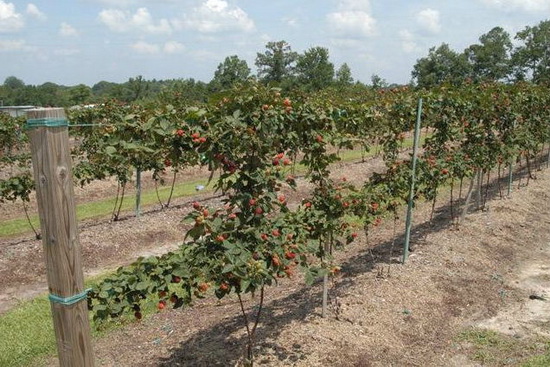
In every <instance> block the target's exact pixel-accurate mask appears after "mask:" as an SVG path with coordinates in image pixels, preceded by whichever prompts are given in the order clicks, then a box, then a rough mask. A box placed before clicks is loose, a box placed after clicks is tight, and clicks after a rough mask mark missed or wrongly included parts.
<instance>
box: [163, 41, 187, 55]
mask: <svg viewBox="0 0 550 367" xmlns="http://www.w3.org/2000/svg"><path fill="white" fill-rule="evenodd" d="M183 50H185V46H184V45H183V44H182V43H179V42H177V41H168V42H166V43H165V44H164V47H163V51H164V52H165V53H167V54H177V53H181V52H182V51H183Z"/></svg>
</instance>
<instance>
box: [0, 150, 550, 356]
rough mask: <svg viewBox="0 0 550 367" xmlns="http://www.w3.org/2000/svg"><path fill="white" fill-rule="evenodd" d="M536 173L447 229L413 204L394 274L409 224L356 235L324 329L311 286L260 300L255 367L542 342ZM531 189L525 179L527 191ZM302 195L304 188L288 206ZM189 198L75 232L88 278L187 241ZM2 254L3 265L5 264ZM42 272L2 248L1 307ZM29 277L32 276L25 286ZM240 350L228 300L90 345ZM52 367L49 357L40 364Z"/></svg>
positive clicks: (545, 183)
mask: <svg viewBox="0 0 550 367" xmlns="http://www.w3.org/2000/svg"><path fill="white" fill-rule="evenodd" d="M381 170H383V164H382V162H381V161H380V160H376V159H374V160H370V161H368V162H366V163H360V162H358V163H354V164H343V165H339V166H338V167H335V169H334V175H335V176H336V177H340V176H344V175H345V176H347V177H348V178H351V180H352V181H355V182H361V181H362V180H364V178H365V177H368V175H369V174H371V173H372V172H373V171H381ZM518 176H519V174H518ZM537 176H538V178H537V179H536V180H531V181H530V183H529V185H528V186H522V187H521V188H520V190H519V191H518V190H517V186H515V187H514V192H513V194H512V196H511V197H510V198H502V199H501V198H500V195H499V190H498V185H497V184H496V182H494V181H493V182H492V184H491V187H490V191H489V199H490V200H489V201H488V203H487V205H486V208H485V210H483V211H476V212H473V213H471V214H469V215H468V216H467V217H466V219H465V221H464V222H462V223H461V224H460V225H459V226H456V225H453V224H452V221H451V218H450V206H449V200H448V198H449V195H448V192H442V193H441V195H440V199H438V200H439V203H438V205H436V211H435V215H434V218H433V220H432V222H431V223H430V221H429V218H430V214H431V203H424V204H421V205H418V207H417V209H416V211H415V214H414V223H415V225H414V228H413V252H412V254H411V256H410V258H409V261H408V262H407V263H406V264H405V265H401V264H400V257H401V254H402V253H401V247H402V244H403V228H404V223H403V222H404V218H403V216H404V215H402V216H401V218H399V219H397V220H396V221H395V226H394V221H393V220H391V219H387V220H385V221H384V222H383V223H382V224H381V225H380V226H379V227H377V228H374V229H373V230H371V231H370V232H369V235H368V238H367V237H366V236H365V235H361V236H360V238H359V241H357V242H356V243H354V244H353V245H352V246H350V247H348V248H347V249H346V251H344V252H341V253H339V254H338V257H339V258H340V261H341V263H342V271H341V273H340V274H339V275H338V276H337V277H335V278H333V280H332V284H331V289H330V302H331V308H330V314H329V316H328V317H326V318H321V317H320V303H321V301H320V300H321V284H320V283H317V284H314V285H313V286H306V285H305V284H304V282H303V280H302V279H301V278H300V277H299V276H298V277H296V279H292V280H288V279H285V280H283V281H281V282H280V283H279V284H278V285H277V286H275V287H271V288H269V289H267V293H266V297H267V298H266V305H265V308H264V310H263V311H262V312H263V316H262V319H261V321H260V324H259V326H258V331H257V334H258V335H257V345H256V348H255V355H256V363H257V364H258V365H266V366H457V367H458V366H461V367H462V366H476V365H479V364H478V362H476V361H475V360H473V359H471V358H472V355H471V353H470V352H471V351H470V347H469V346H468V345H467V344H464V343H461V342H460V341H457V335H458V334H459V333H460V332H461V331H463V330H465V329H466V328H469V327H486V328H492V329H494V330H498V331H501V332H508V333H512V334H513V335H518V336H519V337H529V336H533V335H542V336H548V331H549V326H548V325H550V315H549V312H548V310H549V309H550V307H549V306H548V301H547V299H548V296H549V295H550V293H549V292H550V268H549V266H548V265H547V264H549V263H550V262H549V260H550V259H549V257H550V227H549V224H550V204H549V203H550V195H549V193H548V188H549V187H550V172H549V171H548V170H546V171H541V172H537ZM526 181H527V180H526V179H525V176H524V178H523V180H522V182H523V183H524V184H525V183H526ZM465 185H466V183H465ZM307 191H308V188H307V187H306V186H305V185H300V189H299V190H298V191H297V192H295V193H294V194H293V200H295V201H297V200H299V199H300V198H301V196H305V195H306V194H307ZM455 192H456V190H455ZM202 199H205V200H209V202H208V204H209V205H216V201H219V200H220V199H219V198H217V199H209V198H207V197H203V198H202ZM186 201H190V200H182V201H181V202H179V203H177V204H181V205H182V206H181V207H178V208H173V209H168V210H164V211H159V212H155V213H150V214H148V215H147V216H144V217H142V218H140V219H135V218H134V219H132V218H129V219H127V220H125V221H121V222H117V223H103V224H99V225H95V226H91V227H88V228H84V229H83V230H82V231H81V243H82V245H83V251H84V263H85V268H86V269H87V273H89V274H90V273H94V272H95V273H97V272H100V271H102V270H104V269H108V268H110V267H116V266H118V265H121V264H123V263H127V262H131V261H132V260H133V259H135V257H136V256H137V255H139V254H145V253H151V254H154V253H162V252H165V251H166V250H168V249H170V248H172V246H174V247H175V246H177V243H178V241H181V238H182V236H183V233H184V230H185V228H184V226H183V225H182V224H181V223H180V222H179V221H180V219H181V218H182V217H183V216H184V215H185V212H186V210H187V209H186V208H187V207H189V206H188V205H185V202H186ZM454 205H455V215H456V213H457V211H456V205H457V204H456V203H455V204H454ZM403 211H404V210H403ZM7 256H11V257H10V259H11V260H10V259H8V260H7V261H6V260H5V259H6V257H7ZM41 263H42V259H41V249H40V243H38V242H36V241H31V242H24V243H20V244H18V245H11V246H4V245H2V244H0V279H3V281H2V285H1V286H0V287H1V289H0V295H2V296H3V297H5V300H4V301H2V299H1V298H0V302H2V303H0V304H4V305H9V304H10V303H11V304H13V303H12V302H13V295H14V294H15V292H13V293H12V294H11V296H10V295H9V289H10V287H12V288H14V289H16V290H17V294H20V293H21V289H32V288H33V287H35V288H36V289H40V288H41V287H42V288H41V291H40V292H43V291H44V290H45V289H46V287H45V284H44V282H45V280H44V271H43V269H42V268H41V266H42V267H43V265H41ZM5 267H6V271H4V268H5ZM30 268H32V269H33V274H30V275H27V273H28V269H30ZM36 272H38V276H37V274H36ZM12 273H13V276H12ZM4 279H8V284H9V286H7V287H6V286H5V285H4V283H5V282H4ZM6 290H7V291H6ZM23 293H24V292H23ZM6 294H8V296H5V295H6ZM534 295H535V296H538V297H539V298H536V297H532V296H534ZM2 296H0V297H2ZM540 298H542V299H540ZM256 303H257V298H256V299H255V300H250V299H249V300H247V302H246V305H247V306H248V307H249V310H257V308H255V305H256ZM7 307H9V306H6V308H7ZM245 342H246V333H245V330H244V324H243V320H242V315H241V314H240V312H239V306H238V303H237V300H236V298H235V297H228V298H226V299H223V300H221V301H218V300H216V299H215V298H214V297H213V296H212V297H208V298H206V299H204V300H200V301H197V302H196V303H195V304H194V305H192V306H191V307H186V308H184V309H183V310H165V311H163V312H162V313H159V314H156V315H153V316H151V317H148V318H145V319H144V320H141V321H140V322H136V323H133V324H131V325H127V326H125V327H123V328H121V329H118V330H116V331H114V332H112V333H110V334H108V335H107V336H105V337H102V338H99V339H97V340H96V341H95V351H94V353H95V355H96V358H97V365H99V366H233V365H239V364H240V363H241V362H242V355H243V353H244V348H245ZM56 364H57V361H56V360H55V358H52V359H51V360H50V361H49V365H52V366H53V365H56ZM488 365H490V364H488Z"/></svg>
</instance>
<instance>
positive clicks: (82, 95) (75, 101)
mask: <svg viewBox="0 0 550 367" xmlns="http://www.w3.org/2000/svg"><path fill="white" fill-rule="evenodd" d="M67 94H68V99H69V102H70V104H71V105H73V106H75V105H80V104H85V103H86V102H88V101H89V100H90V97H91V96H92V89H91V88H90V87H88V86H87V85H84V84H79V85H77V86H74V87H71V88H69V90H68V92H67Z"/></svg>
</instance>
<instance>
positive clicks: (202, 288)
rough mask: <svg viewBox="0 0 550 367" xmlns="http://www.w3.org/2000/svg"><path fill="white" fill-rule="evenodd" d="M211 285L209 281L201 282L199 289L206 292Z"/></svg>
mask: <svg viewBox="0 0 550 367" xmlns="http://www.w3.org/2000/svg"><path fill="white" fill-rule="evenodd" d="M209 287H210V284H208V283H201V284H199V286H198V287H197V288H198V289H199V291H201V292H206V291H207V290H208V288H209Z"/></svg>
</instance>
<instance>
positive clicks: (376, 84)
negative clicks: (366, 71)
mask: <svg viewBox="0 0 550 367" xmlns="http://www.w3.org/2000/svg"><path fill="white" fill-rule="evenodd" d="M370 82H371V84H372V87H373V88H374V89H380V88H387V87H388V82H387V81H386V79H384V78H382V77H381V76H379V75H377V74H372V75H371V77H370Z"/></svg>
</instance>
